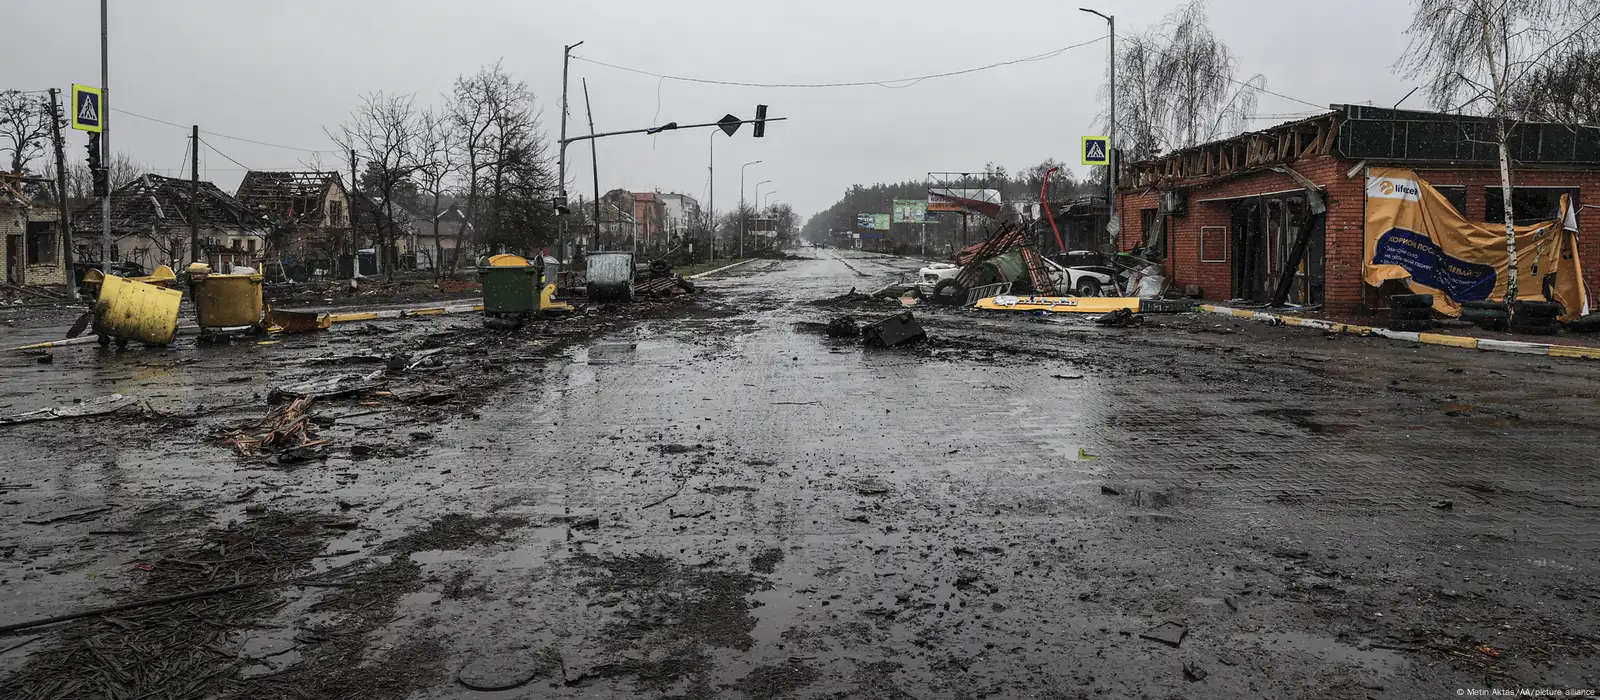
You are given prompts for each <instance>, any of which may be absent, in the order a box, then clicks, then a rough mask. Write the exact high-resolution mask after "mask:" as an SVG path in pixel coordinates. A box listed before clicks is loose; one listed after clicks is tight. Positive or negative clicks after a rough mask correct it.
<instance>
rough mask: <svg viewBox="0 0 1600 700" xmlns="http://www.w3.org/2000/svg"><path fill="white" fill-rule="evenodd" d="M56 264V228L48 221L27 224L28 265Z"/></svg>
mask: <svg viewBox="0 0 1600 700" xmlns="http://www.w3.org/2000/svg"><path fill="white" fill-rule="evenodd" d="M55 262H56V226H55V223H54V222H50V221H29V222H28V264H29V265H54V264H55Z"/></svg>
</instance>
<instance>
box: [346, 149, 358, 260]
mask: <svg viewBox="0 0 1600 700" xmlns="http://www.w3.org/2000/svg"><path fill="white" fill-rule="evenodd" d="M359 196H360V195H359V194H358V193H357V192H356V149H354V148H352V149H350V202H349V205H350V206H349V207H347V208H348V209H349V210H350V281H351V282H352V283H354V282H355V281H356V277H357V276H359V275H360V274H361V242H360V241H361V239H360V234H359V233H358V231H360V230H361V227H360V224H359V222H360V219H359V218H357V217H356V198H357V197H359Z"/></svg>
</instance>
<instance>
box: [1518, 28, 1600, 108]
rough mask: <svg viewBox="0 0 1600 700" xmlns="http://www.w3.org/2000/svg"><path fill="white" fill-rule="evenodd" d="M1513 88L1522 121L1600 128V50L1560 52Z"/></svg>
mask: <svg viewBox="0 0 1600 700" xmlns="http://www.w3.org/2000/svg"><path fill="white" fill-rule="evenodd" d="M1563 53H1564V55H1561V56H1556V57H1553V58H1552V59H1551V60H1550V62H1549V63H1548V64H1546V65H1541V66H1538V67H1536V68H1535V69H1534V70H1533V73H1532V74H1531V75H1529V76H1528V79H1527V80H1526V81H1524V82H1523V83H1522V84H1520V85H1516V86H1513V88H1512V94H1511V102H1512V104H1513V105H1516V106H1518V107H1519V108H1520V109H1521V111H1522V114H1521V115H1520V116H1521V117H1522V118H1523V119H1527V120H1530V121H1547V122H1555V123H1558V124H1588V125H1590V126H1600V49H1595V48H1592V47H1591V48H1587V49H1581V50H1578V51H1571V52H1563Z"/></svg>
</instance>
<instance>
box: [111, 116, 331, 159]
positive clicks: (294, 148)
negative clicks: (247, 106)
mask: <svg viewBox="0 0 1600 700" xmlns="http://www.w3.org/2000/svg"><path fill="white" fill-rule="evenodd" d="M111 111H113V112H116V113H118V114H126V115H128V116H130V117H137V118H139V119H143V120H145V121H152V122H155V123H157V124H166V125H167V126H170V127H173V128H177V129H183V130H184V131H188V130H189V129H190V127H188V126H185V125H183V124H176V123H173V122H169V121H167V120H165V119H157V118H155V117H147V116H145V115H143V114H137V113H134V112H129V111H127V110H125V109H120V108H117V107H112V108H111ZM203 133H206V134H210V135H212V136H216V137H218V138H224V139H231V140H233V141H243V142H245V143H253V144H255V145H257V146H267V147H269V148H282V149H284V150H286V151H303V152H305V153H338V152H339V151H335V150H332V149H317V148H299V147H297V146H284V145H282V144H276V143H267V142H266V141H257V140H255V139H247V138H245V137H243V136H229V135H227V134H221V133H217V132H215V131H204V132H203ZM219 153H220V151H219Z"/></svg>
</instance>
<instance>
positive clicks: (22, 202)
mask: <svg viewBox="0 0 1600 700" xmlns="http://www.w3.org/2000/svg"><path fill="white" fill-rule="evenodd" d="M22 183H23V179H22V175H20V174H13V173H0V203H6V204H14V205H16V206H21V207H26V206H28V195H27V194H26V193H24V192H23V189H22Z"/></svg>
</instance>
